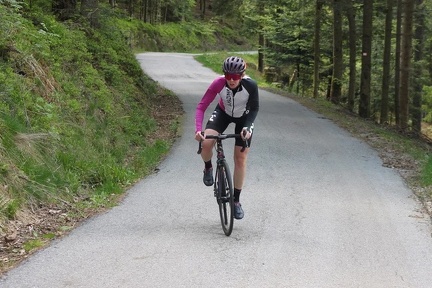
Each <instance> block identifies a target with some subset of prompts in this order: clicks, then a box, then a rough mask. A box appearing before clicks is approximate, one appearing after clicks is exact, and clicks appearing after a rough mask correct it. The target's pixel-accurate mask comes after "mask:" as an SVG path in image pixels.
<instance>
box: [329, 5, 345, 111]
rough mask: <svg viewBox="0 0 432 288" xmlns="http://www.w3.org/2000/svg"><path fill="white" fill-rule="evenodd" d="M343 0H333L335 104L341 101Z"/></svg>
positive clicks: (331, 98)
mask: <svg viewBox="0 0 432 288" xmlns="http://www.w3.org/2000/svg"><path fill="white" fill-rule="evenodd" d="M341 1H342V0H333V75H332V84H331V90H330V100H331V101H332V102H333V103H335V104H339V101H340V97H341V93H342V76H343V54H342V13H341V10H342V5H341Z"/></svg>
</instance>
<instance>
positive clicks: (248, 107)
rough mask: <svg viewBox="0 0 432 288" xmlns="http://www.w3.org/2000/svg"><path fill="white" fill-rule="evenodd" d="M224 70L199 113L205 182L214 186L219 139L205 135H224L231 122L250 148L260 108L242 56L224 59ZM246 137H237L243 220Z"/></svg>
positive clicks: (237, 214) (237, 196)
mask: <svg viewBox="0 0 432 288" xmlns="http://www.w3.org/2000/svg"><path fill="white" fill-rule="evenodd" d="M222 70H223V72H224V75H223V76H220V77H218V78H216V79H215V80H213V82H212V83H211V84H210V86H209V87H208V89H207V91H206V92H205V94H204V96H203V97H202V99H201V101H200V102H199V103H198V105H197V107H196V113H195V139H196V140H197V141H203V143H202V152H201V157H202V159H203V161H204V176H203V182H204V184H205V185H206V186H212V185H213V181H214V180H213V168H212V167H213V166H212V156H213V146H214V142H215V140H214V139H205V136H206V135H218V134H221V133H223V132H224V131H225V130H226V128H227V127H228V125H229V124H230V123H234V124H235V129H234V131H235V132H234V133H236V134H241V135H242V138H243V140H246V139H248V142H249V147H250V144H251V140H252V134H253V128H254V124H253V123H254V121H255V118H256V116H257V114H258V109H259V100H258V86H257V83H256V82H255V81H254V80H252V79H251V78H250V77H248V76H246V74H245V71H246V62H245V61H244V60H243V59H242V58H240V57H236V56H231V57H228V58H226V59H225V61H224V62H223V65H222ZM216 96H219V99H218V103H217V105H216V108H215V110H214V111H213V113H212V115H211V117H210V118H209V120H208V122H207V124H206V126H205V130H203V129H202V122H203V118H204V113H205V111H206V110H207V108H208V106H209V105H210V104H211V103H212V102H213V100H214V99H215V98H216ZM243 140H242V139H237V138H236V140H235V146H234V217H235V218H236V219H242V218H243V216H244V211H243V209H242V206H241V204H240V193H241V190H242V188H243V183H244V178H245V174H246V160H247V156H248V152H249V147H248V148H246V149H245V151H243V152H241V151H240V150H241V149H242V147H243Z"/></svg>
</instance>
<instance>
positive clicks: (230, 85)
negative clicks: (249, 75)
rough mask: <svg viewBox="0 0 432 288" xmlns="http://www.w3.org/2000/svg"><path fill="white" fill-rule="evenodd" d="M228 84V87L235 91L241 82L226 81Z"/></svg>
mask: <svg viewBox="0 0 432 288" xmlns="http://www.w3.org/2000/svg"><path fill="white" fill-rule="evenodd" d="M226 81H227V83H228V87H229V88H231V89H235V88H237V87H238V86H239V85H240V81H241V80H232V79H231V80H226Z"/></svg>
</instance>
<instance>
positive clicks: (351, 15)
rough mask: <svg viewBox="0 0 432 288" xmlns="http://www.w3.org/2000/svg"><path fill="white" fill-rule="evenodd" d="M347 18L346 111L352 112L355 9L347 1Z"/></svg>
mask: <svg viewBox="0 0 432 288" xmlns="http://www.w3.org/2000/svg"><path fill="white" fill-rule="evenodd" d="M347 5H348V6H347V18H348V26H349V50H350V52H349V55H350V57H349V86H348V110H349V111H351V112H353V111H354V98H355V93H356V77H357V76H356V74H357V73H356V71H357V67H356V63H357V45H356V41H357V36H356V22H355V9H354V7H353V5H352V1H350V0H348V1H347Z"/></svg>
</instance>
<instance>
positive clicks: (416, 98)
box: [411, 0, 425, 136]
mask: <svg viewBox="0 0 432 288" xmlns="http://www.w3.org/2000/svg"><path fill="white" fill-rule="evenodd" d="M414 21H415V24H416V25H415V32H414V38H415V40H416V41H415V43H416V45H415V49H414V63H415V64H414V65H415V66H414V77H413V87H414V91H413V92H414V93H413V107H412V113H411V117H412V123H413V131H414V133H415V134H416V135H417V136H420V135H421V122H422V112H421V105H422V90H423V83H422V71H423V69H422V68H423V65H422V60H423V49H424V41H425V40H424V35H425V7H424V2H423V0H416V13H415V20H414Z"/></svg>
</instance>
